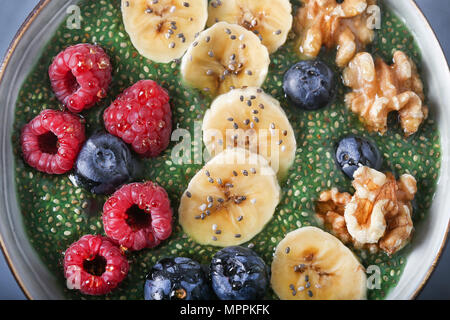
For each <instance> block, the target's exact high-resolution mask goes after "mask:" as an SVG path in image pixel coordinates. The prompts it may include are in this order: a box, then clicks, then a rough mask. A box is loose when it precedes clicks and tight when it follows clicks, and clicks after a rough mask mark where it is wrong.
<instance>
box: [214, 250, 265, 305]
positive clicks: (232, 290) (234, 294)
mask: <svg viewBox="0 0 450 320" xmlns="http://www.w3.org/2000/svg"><path fill="white" fill-rule="evenodd" d="M210 272H211V281H212V287H213V290H214V292H215V293H216V295H217V297H219V299H221V300H259V299H262V298H263V297H264V294H265V292H266V290H267V286H268V283H269V273H268V269H267V267H266V264H265V263H264V261H263V260H262V259H261V258H260V257H259V256H258V255H257V254H256V253H254V252H253V251H252V250H250V249H247V248H243V247H228V248H225V249H222V250H220V251H219V252H217V253H216V255H215V256H214V257H213V260H212V262H211V266H210Z"/></svg>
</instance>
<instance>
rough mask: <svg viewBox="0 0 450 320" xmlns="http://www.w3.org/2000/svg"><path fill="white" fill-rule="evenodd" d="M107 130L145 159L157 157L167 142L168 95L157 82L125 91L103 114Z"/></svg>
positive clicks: (147, 81)
mask: <svg viewBox="0 0 450 320" xmlns="http://www.w3.org/2000/svg"><path fill="white" fill-rule="evenodd" d="M103 120H104V121H105V127H106V130H108V131H109V133H111V134H113V135H115V136H117V137H119V138H121V139H122V140H123V141H125V142H126V143H128V144H131V146H132V147H133V150H134V151H136V152H137V153H138V154H140V155H142V156H144V157H156V156H158V155H159V154H160V153H161V152H163V151H164V150H165V149H166V148H167V146H168V145H169V142H170V134H171V132H172V111H171V110H170V104H169V95H168V94H167V92H166V91H165V90H164V89H163V88H161V87H160V86H159V85H158V84H157V83H156V82H154V81H152V80H142V81H139V82H137V83H136V84H134V85H133V86H132V87H130V88H128V89H126V90H125V91H124V92H123V93H122V94H121V95H120V96H119V97H118V98H117V99H116V101H114V102H113V103H112V104H111V106H110V107H109V108H107V109H106V110H105V113H104V114H103Z"/></svg>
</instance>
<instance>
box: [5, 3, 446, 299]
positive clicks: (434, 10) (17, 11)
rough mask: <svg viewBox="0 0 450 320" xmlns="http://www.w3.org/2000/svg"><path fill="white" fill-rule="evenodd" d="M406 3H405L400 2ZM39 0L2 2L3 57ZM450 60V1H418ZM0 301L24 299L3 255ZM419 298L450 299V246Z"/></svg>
mask: <svg viewBox="0 0 450 320" xmlns="http://www.w3.org/2000/svg"><path fill="white" fill-rule="evenodd" d="M398 1H406V0H398ZM38 2H39V1H38V0H20V1H17V0H0V4H1V10H0V57H3V55H4V53H5V52H6V49H7V48H8V46H9V43H10V41H11V40H12V39H13V37H14V35H15V33H16V31H17V30H18V28H19V27H20V25H21V24H22V22H23V21H24V20H25V18H26V17H27V15H28V13H29V12H31V10H32V9H33V7H34V6H35V5H36V4H37V3H38ZM416 2H417V4H418V5H419V6H420V8H421V9H422V10H423V12H424V14H425V15H426V16H427V18H428V20H429V21H430V23H431V25H432V27H433V28H434V30H435V32H436V34H437V36H438V38H439V40H440V41H441V44H442V46H443V48H444V51H445V54H446V56H447V59H448V58H450V37H449V35H448V32H449V31H448V30H450V19H449V17H450V2H449V0H417V1H416ZM0 299H25V296H24V295H23V293H22V291H21V290H20V288H19V286H18V285H17V283H16V281H15V279H14V277H13V276H12V274H11V272H10V270H9V268H8V265H7V264H6V262H5V260H4V258H3V255H2V254H0ZM419 299H450V247H447V249H446V250H445V251H444V253H443V255H442V258H441V260H440V263H439V265H438V267H437V268H436V271H435V272H434V274H433V276H432V277H431V279H430V280H429V281H428V283H427V285H426V286H425V288H424V289H423V291H422V293H421V294H420V295H419Z"/></svg>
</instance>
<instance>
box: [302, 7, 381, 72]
mask: <svg viewBox="0 0 450 320" xmlns="http://www.w3.org/2000/svg"><path fill="white" fill-rule="evenodd" d="M376 3H377V2H376V0H345V1H342V2H341V3H339V2H338V1H336V0H304V1H303V6H302V7H301V8H300V9H299V10H298V12H297V14H296V19H295V31H296V33H297V34H298V35H299V51H300V55H301V56H302V57H304V58H306V59H312V58H315V57H317V55H318V54H319V52H320V49H321V48H322V46H326V47H327V48H328V49H331V48H333V47H337V55H336V64H337V65H338V66H339V67H345V66H346V65H347V64H348V62H349V61H350V60H351V59H352V58H353V57H354V56H355V54H356V53H357V52H360V51H361V50H363V49H364V48H365V46H366V45H367V44H369V43H371V42H372V41H373V39H374V36H375V33H374V30H373V28H371V27H370V21H369V20H370V14H369V13H368V12H367V11H368V10H367V9H368V8H369V7H370V6H371V5H376Z"/></svg>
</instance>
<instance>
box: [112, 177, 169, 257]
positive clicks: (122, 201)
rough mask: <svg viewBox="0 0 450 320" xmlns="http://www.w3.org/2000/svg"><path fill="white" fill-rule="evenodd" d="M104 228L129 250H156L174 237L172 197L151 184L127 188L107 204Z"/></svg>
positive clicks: (115, 194) (119, 191)
mask: <svg viewBox="0 0 450 320" xmlns="http://www.w3.org/2000/svg"><path fill="white" fill-rule="evenodd" d="M103 226H104V228H105V232H106V235H107V236H108V237H110V238H111V239H113V240H115V241H117V242H118V243H119V244H120V245H121V246H123V247H124V248H126V249H129V250H134V251H137V250H141V249H144V248H153V247H155V246H157V245H158V244H160V242H161V241H162V240H165V239H167V238H168V237H169V236H170V234H171V233H172V208H171V207H170V201H169V197H168V196H167V193H166V191H165V190H164V189H163V188H162V187H160V186H158V185H156V184H153V183H152V182H145V183H132V184H128V185H125V186H123V187H122V188H120V189H119V190H117V191H116V192H115V193H114V194H113V195H112V197H111V198H109V199H108V201H106V203H105V205H104V207H103Z"/></svg>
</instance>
